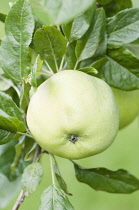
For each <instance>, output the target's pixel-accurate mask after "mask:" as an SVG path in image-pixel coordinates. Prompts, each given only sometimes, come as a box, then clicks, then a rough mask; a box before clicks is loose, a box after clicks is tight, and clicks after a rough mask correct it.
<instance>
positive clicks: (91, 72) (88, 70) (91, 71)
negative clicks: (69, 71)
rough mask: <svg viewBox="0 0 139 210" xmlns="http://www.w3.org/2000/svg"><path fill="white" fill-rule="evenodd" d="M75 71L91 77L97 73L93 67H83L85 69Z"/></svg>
mask: <svg viewBox="0 0 139 210" xmlns="http://www.w3.org/2000/svg"><path fill="white" fill-rule="evenodd" d="M77 70H78V71H82V72H84V73H86V74H89V75H91V76H94V75H95V74H97V73H98V71H97V70H96V69H95V68H93V67H85V68H82V69H77Z"/></svg>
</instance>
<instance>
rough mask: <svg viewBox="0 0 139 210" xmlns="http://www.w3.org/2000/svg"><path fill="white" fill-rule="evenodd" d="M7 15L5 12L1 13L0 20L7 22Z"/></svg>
mask: <svg viewBox="0 0 139 210" xmlns="http://www.w3.org/2000/svg"><path fill="white" fill-rule="evenodd" d="M6 16H7V15H5V14H3V13H0V21H2V22H3V23H4V22H5V19H6Z"/></svg>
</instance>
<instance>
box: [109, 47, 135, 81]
mask: <svg viewBox="0 0 139 210" xmlns="http://www.w3.org/2000/svg"><path fill="white" fill-rule="evenodd" d="M107 55H108V56H109V57H110V58H111V59H112V60H114V61H116V62H117V63H119V64H120V65H121V66H123V67H124V68H126V69H127V70H128V71H130V72H131V73H133V74H134V75H136V76H137V77H139V59H138V58H137V57H136V56H135V55H134V54H133V53H132V52H131V51H129V50H128V49H126V48H125V47H121V48H118V49H112V50H108V52H107Z"/></svg>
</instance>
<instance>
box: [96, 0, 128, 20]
mask: <svg viewBox="0 0 139 210" xmlns="http://www.w3.org/2000/svg"><path fill="white" fill-rule="evenodd" d="M100 1H101V0H100ZM102 1H103V0H102ZM106 1H107V0H106ZM108 1H109V0H108ZM108 1H107V3H108V4H106V5H104V7H103V8H104V9H105V11H106V15H107V16H108V17H109V16H113V15H115V14H116V13H118V12H120V11H121V10H125V9H127V8H131V7H132V1H131V0H124V1H123V0H122V1H121V0H112V1H109V2H108Z"/></svg>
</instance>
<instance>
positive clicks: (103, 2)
mask: <svg viewBox="0 0 139 210" xmlns="http://www.w3.org/2000/svg"><path fill="white" fill-rule="evenodd" d="M111 1H112V0H97V2H98V3H99V4H102V5H105V4H108V3H110V2H111Z"/></svg>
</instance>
